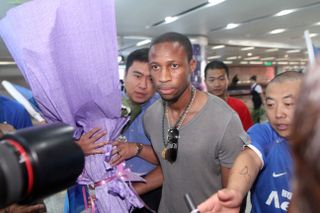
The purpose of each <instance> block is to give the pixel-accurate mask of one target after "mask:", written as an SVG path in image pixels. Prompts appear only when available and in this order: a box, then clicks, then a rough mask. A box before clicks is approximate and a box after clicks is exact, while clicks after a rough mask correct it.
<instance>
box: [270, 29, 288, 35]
mask: <svg viewBox="0 0 320 213" xmlns="http://www.w3.org/2000/svg"><path fill="white" fill-rule="evenodd" d="M285 31H286V29H275V30H272V31H270V32H269V34H279V33H283V32H285Z"/></svg>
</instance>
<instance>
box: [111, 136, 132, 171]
mask: <svg viewBox="0 0 320 213" xmlns="http://www.w3.org/2000/svg"><path fill="white" fill-rule="evenodd" d="M112 146H113V147H114V149H113V150H112V159H111V161H110V165H111V166H116V165H118V164H120V163H122V162H123V161H125V160H126V159H129V158H132V157H134V156H135V155H136V154H137V146H136V143H128V142H123V141H115V142H113V143H112Z"/></svg>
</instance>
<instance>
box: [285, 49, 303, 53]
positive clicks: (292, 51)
mask: <svg viewBox="0 0 320 213" xmlns="http://www.w3.org/2000/svg"><path fill="white" fill-rule="evenodd" d="M299 52H301V50H288V51H287V53H299Z"/></svg>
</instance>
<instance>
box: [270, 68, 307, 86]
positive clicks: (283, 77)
mask: <svg viewBox="0 0 320 213" xmlns="http://www.w3.org/2000/svg"><path fill="white" fill-rule="evenodd" d="M303 77H304V74H303V73H301V72H296V71H286V72H283V73H280V74H278V75H276V76H275V77H274V78H273V79H272V80H271V81H269V82H268V84H267V87H268V86H269V85H270V84H272V83H282V82H284V81H298V80H302V79H303Z"/></svg>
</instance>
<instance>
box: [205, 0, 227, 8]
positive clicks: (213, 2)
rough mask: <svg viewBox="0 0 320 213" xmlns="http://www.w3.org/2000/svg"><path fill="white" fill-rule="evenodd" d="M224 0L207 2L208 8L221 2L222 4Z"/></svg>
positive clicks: (209, 0)
mask: <svg viewBox="0 0 320 213" xmlns="http://www.w3.org/2000/svg"><path fill="white" fill-rule="evenodd" d="M224 1H225V0H208V3H209V5H208V6H209V7H211V6H214V5H217V4H220V3H222V2H224Z"/></svg>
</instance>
